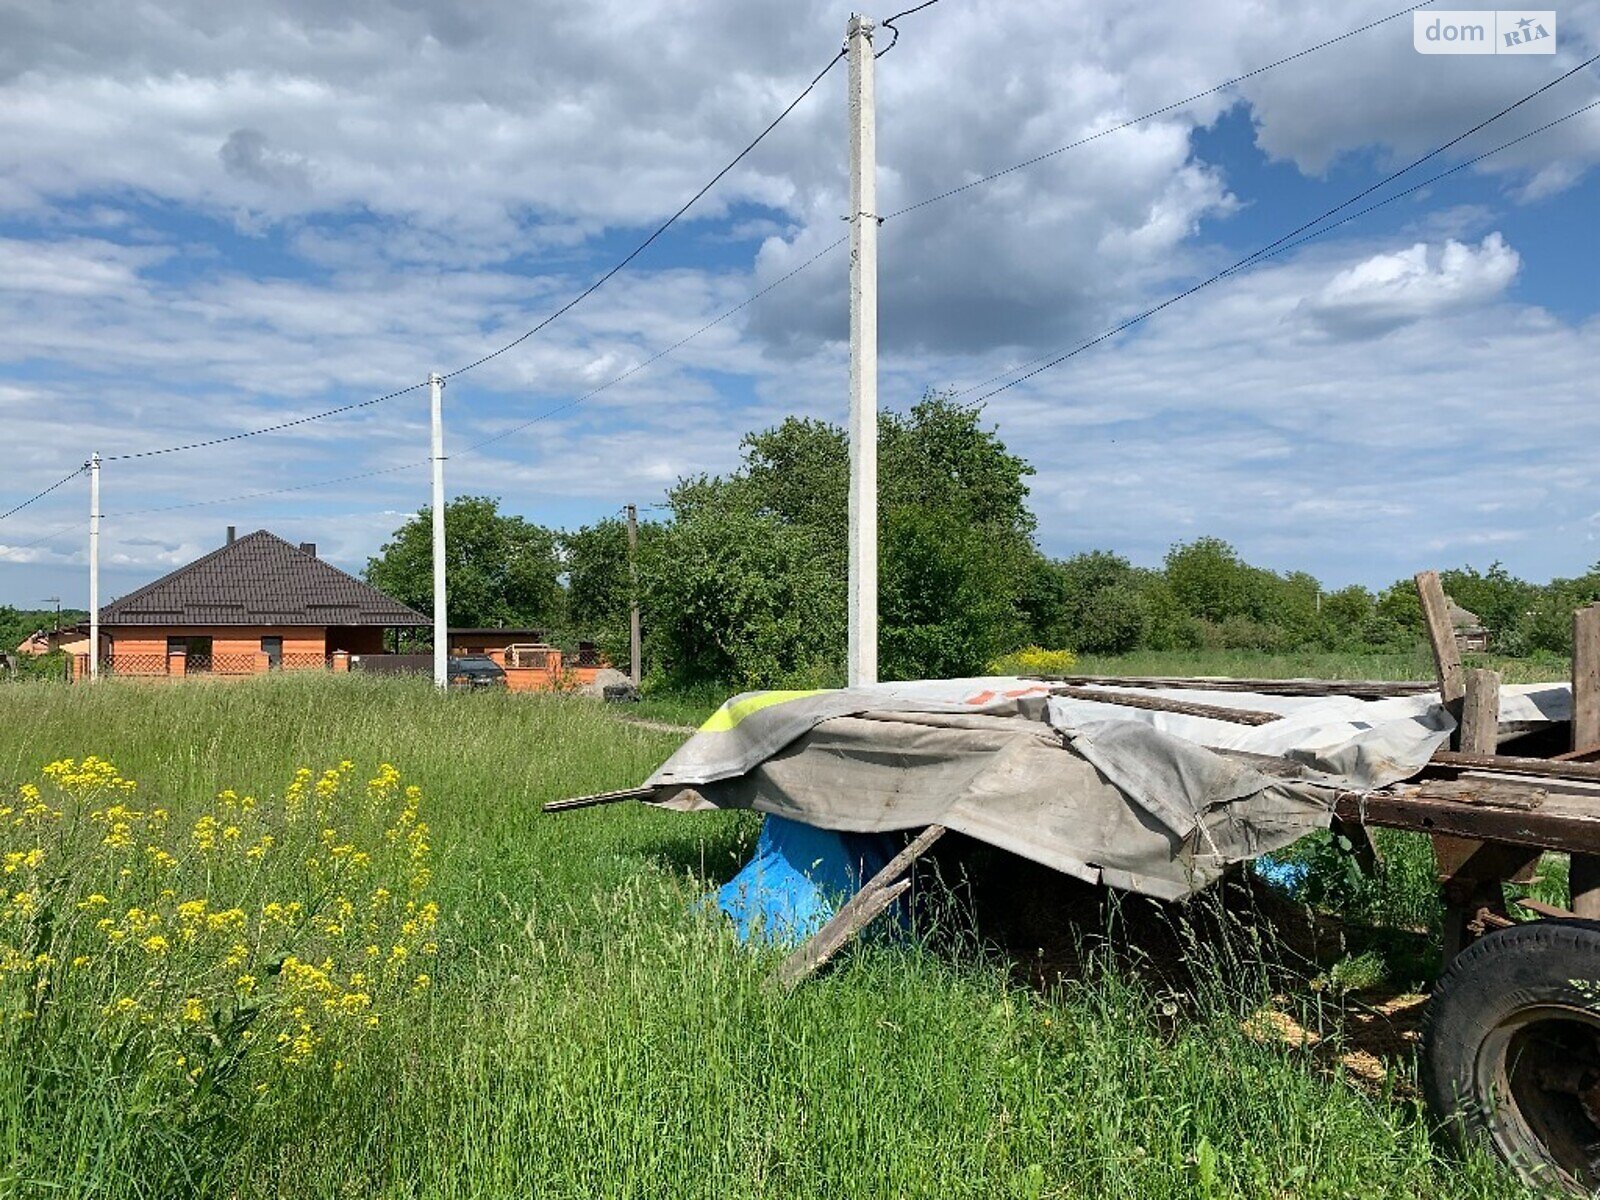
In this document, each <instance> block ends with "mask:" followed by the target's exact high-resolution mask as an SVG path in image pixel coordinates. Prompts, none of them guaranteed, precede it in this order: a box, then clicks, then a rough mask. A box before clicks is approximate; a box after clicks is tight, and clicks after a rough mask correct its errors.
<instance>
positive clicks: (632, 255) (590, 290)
mask: <svg viewBox="0 0 1600 1200" xmlns="http://www.w3.org/2000/svg"><path fill="white" fill-rule="evenodd" d="M843 57H844V51H843V50H840V51H839V52H838V53H837V54H835V55H834V56H833V57H832V58H830V59H829V60H828V65H827V66H825V67H823V68H822V70H820V71H818V72H817V74H816V77H815V78H813V79H812V81H811V82H810V83H808V84H806V86H805V88H804V89H803V90H802V91H801V93H800V94H799V95H798V96H796V97H795V98H794V99H793V100H791V101H789V105H788V107H787V108H785V109H784V110H783V111H782V112H781V113H779V114H778V115H777V116H776V117H774V118H772V121H771V123H770V124H768V126H767V127H766V128H765V129H763V130H762V131H761V132H760V133H758V134H756V136H755V139H754V140H753V141H751V142H750V144H749V145H747V146H746V147H745V148H744V149H743V150H741V151H739V153H738V154H736V155H734V156H733V158H732V160H731V161H730V162H729V163H728V165H727V166H725V167H723V168H722V170H720V171H718V172H717V173H716V174H715V175H713V176H712V177H711V179H710V180H709V181H708V182H707V183H706V185H705V186H704V187H702V188H701V189H700V190H699V191H698V192H696V193H695V194H694V195H692V196H690V197H689V199H688V200H686V201H684V204H683V207H682V208H680V209H678V211H677V212H675V213H673V214H672V215H671V216H670V217H668V218H667V219H666V220H665V221H663V222H662V223H661V224H660V225H658V226H657V227H656V229H655V232H654V233H652V234H651V235H650V236H649V237H647V238H645V239H644V241H642V242H640V243H639V244H638V245H637V246H635V247H634V248H633V249H632V250H630V251H629V252H628V254H627V256H626V257H625V258H623V260H622V261H621V262H619V263H617V265H616V266H614V267H612V268H611V269H610V270H609V271H607V272H606V273H605V274H604V275H602V276H600V278H599V279H596V280H595V281H594V282H593V283H591V284H590V285H589V286H588V287H586V288H584V289H583V291H581V292H579V293H578V294H577V295H576V296H574V297H573V298H572V299H571V300H568V301H567V302H566V303H565V304H563V305H562V306H561V307H560V308H558V309H556V310H555V312H553V313H551V314H550V315H549V316H548V317H546V318H545V319H544V320H542V321H540V322H539V323H538V324H537V325H535V326H534V327H533V328H532V329H530V330H528V332H526V333H524V334H522V335H521V336H520V337H517V338H514V339H513V340H512V341H509V342H507V343H506V344H505V345H504V346H501V347H500V349H498V350H494V351H491V352H490V353H488V354H485V355H484V356H483V357H482V358H477V359H474V360H473V361H472V362H469V363H468V364H467V365H466V366H464V367H457V368H456V369H455V370H454V371H450V372H449V373H447V374H446V375H445V376H444V378H445V379H454V378H455V377H456V376H457V375H464V374H466V372H468V371H470V370H472V369H473V368H474V367H481V366H482V365H483V364H484V363H486V362H488V361H489V360H490V359H493V358H499V357H500V356H501V355H502V354H504V353H505V352H506V351H508V350H512V349H514V348H516V347H517V346H520V345H522V343H523V342H525V341H527V340H528V339H529V338H531V337H532V336H533V335H534V334H536V333H538V332H539V331H540V330H541V329H543V328H545V326H547V325H549V324H550V323H551V322H552V321H554V320H556V318H558V317H560V316H561V315H562V314H563V313H566V312H570V311H571V310H572V309H573V308H574V307H576V306H577V305H578V304H580V303H582V302H583V301H584V300H586V299H587V298H588V297H590V296H592V295H594V293H595V292H597V291H599V290H600V288H602V287H603V286H605V283H606V281H607V280H608V279H610V278H611V277H612V276H613V275H615V274H616V273H617V272H618V271H620V270H622V269H623V268H624V267H626V266H627V265H628V264H629V263H631V262H632V261H633V260H634V259H636V258H638V257H639V255H641V254H643V253H644V251H645V250H646V249H647V248H648V247H649V246H650V244H651V243H652V242H654V241H655V240H656V239H657V238H658V237H660V236H661V235H662V234H663V233H665V232H666V231H667V230H668V229H670V228H672V226H673V224H674V223H675V222H676V221H677V220H678V218H679V217H681V216H683V214H684V213H686V212H688V211H689V209H690V208H691V207H693V205H694V203H695V201H697V200H699V199H700V197H702V196H704V195H705V194H706V193H707V192H709V191H710V190H711V189H712V188H713V187H715V186H716V185H717V183H718V182H719V181H721V179H722V177H723V176H724V175H726V174H727V173H728V172H729V171H731V170H733V169H734V167H736V166H738V165H739V164H740V163H741V162H742V161H744V158H745V156H746V155H747V154H749V153H750V152H751V151H752V150H754V149H755V148H756V147H757V146H759V145H760V144H761V143H762V141H763V140H764V139H765V138H766V136H767V134H769V133H771V132H772V131H773V130H774V129H776V128H777V127H778V125H779V123H780V122H782V121H783V119H784V118H785V117H787V116H788V115H789V114H790V113H792V112H793V111H794V110H795V109H796V108H797V107H799V105H800V102H801V101H802V100H804V99H805V98H806V97H807V96H809V95H810V94H811V93H812V91H813V90H814V89H815V88H816V86H817V84H819V83H821V82H822V80H823V77H824V76H825V75H827V73H828V72H829V71H831V70H833V68H834V66H835V65H837V63H838V62H839V60H840V59H841V58H843Z"/></svg>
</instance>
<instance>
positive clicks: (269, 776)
mask: <svg viewBox="0 0 1600 1200" xmlns="http://www.w3.org/2000/svg"><path fill="white" fill-rule="evenodd" d="M675 741H676V739H675V738H674V737H673V736H671V735H668V734H663V733H661V732H658V731H653V730H650V729H645V728H639V727H637V726H633V725H628V724H624V723H622V722H619V721H617V720H616V719H615V718H614V717H613V716H612V715H611V714H609V713H608V712H607V711H606V710H605V709H604V708H603V707H602V706H601V705H599V704H598V703H591V702H587V701H585V700H583V699H581V698H562V697H538V696H478V695H465V696H462V695H455V696H439V695H437V694H435V693H434V692H433V691H432V690H431V689H430V688H428V687H427V686H426V684H425V683H417V684H412V683H408V682H405V681H395V680H383V681H372V680H361V679H358V678H293V677H286V678H267V679H260V680H250V681H241V682H232V683H223V682H217V683H207V682H200V681H188V682H185V683H184V684H182V685H176V686H140V685H136V684H131V683H123V682H116V681H108V682H106V683H103V684H101V685H99V686H96V687H88V686H77V687H67V686H44V685H29V686H18V687H11V688H0V784H15V783H18V782H21V781H22V780H24V779H27V778H29V777H31V776H33V775H34V774H35V772H36V771H37V769H38V767H39V766H40V764H42V763H44V762H48V761H50V760H52V759H57V758H61V757H64V756H71V757H74V758H81V757H82V756H84V755H85V754H98V755H102V756H104V757H107V758H109V759H111V760H112V761H114V762H115V763H116V764H117V766H118V768H119V769H120V770H121V771H122V773H123V774H124V775H126V776H129V777H132V778H135V779H137V780H139V781H140V795H141V797H142V799H143V800H144V801H145V802H149V803H154V802H157V801H159V802H161V803H163V804H165V805H167V806H168V807H170V808H171V809H172V811H173V812H174V814H175V815H178V814H184V813H191V812H195V811H199V810H200V809H202V808H204V807H205V806H207V805H209V804H210V803H211V802H212V797H213V796H214V794H215V793H216V792H218V791H220V790H222V789H223V788H233V789H235V790H236V791H239V792H241V793H243V792H245V791H246V790H249V791H251V792H252V794H258V795H269V794H272V793H273V792H274V790H276V791H277V792H278V793H281V791H282V789H283V787H284V786H285V784H286V783H287V782H288V781H289V779H290V778H291V777H292V776H293V773H294V771H295V769H296V768H298V767H300V766H310V767H313V768H319V767H322V766H325V765H328V764H331V763H335V762H338V761H340V760H342V759H351V760H354V761H355V762H356V763H358V764H359V765H360V767H361V768H363V769H366V768H373V767H376V765H377V764H378V763H379V762H382V761H389V762H393V763H394V764H395V765H396V766H397V767H398V768H399V769H400V770H401V771H402V772H403V773H404V775H405V777H406V779H407V781H408V782H414V783H416V784H417V785H419V786H420V787H421V788H422V790H423V793H424V796H425V797H426V812H427V816H428V820H429V822H430V824H431V825H432V826H433V848H434V850H433V867H434V880H433V894H434V895H435V897H436V898H437V900H438V901H439V903H440V905H441V910H442V911H441V915H440V919H439V925H438V939H439V944H440V949H439V954H438V956H437V969H436V971H435V976H436V977H435V980H434V985H433V986H432V988H431V989H429V991H428V992H427V993H425V995H424V996H423V997H422V1002H420V1003H418V1004H417V1005H416V1006H415V1008H414V1009H410V1010H408V1014H409V1015H408V1018H407V1019H406V1020H405V1021H397V1022H394V1023H392V1024H390V1025H388V1026H385V1027H384V1028H383V1029H382V1030H381V1031H380V1034H379V1037H380V1039H381V1040H379V1041H377V1042H376V1043H374V1044H372V1045H371V1046H370V1047H369V1050H370V1052H369V1053H364V1054H362V1055H361V1056H360V1058H359V1060H358V1061H354V1062H351V1063H349V1064H347V1066H346V1069H345V1070H344V1071H342V1072H340V1073H339V1075H338V1077H337V1078H336V1077H335V1076H334V1075H333V1074H331V1073H324V1074H321V1075H316V1074H307V1075H305V1076H303V1077H302V1082H300V1083H297V1084H294V1085H293V1088H292V1090H291V1091H290V1093H289V1095H288V1098H287V1099H286V1101H285V1102H284V1103H282V1104H278V1105H275V1106H272V1107H271V1108H270V1109H266V1110H261V1111H256V1110H249V1109H245V1108H241V1109H240V1111H239V1112H238V1113H237V1114H235V1115H234V1116H233V1117H232V1118H231V1119H225V1120H218V1121H213V1122H208V1123H194V1122H185V1121H183V1120H181V1119H178V1117H177V1116H175V1115H174V1113H173V1112H171V1111H168V1110H165V1109H159V1108H154V1107H151V1106H141V1105H140V1104H139V1103H137V1102H131V1101H130V1095H131V1092H130V1089H129V1088H128V1087H127V1080H126V1079H125V1078H124V1077H123V1074H122V1072H123V1071H124V1068H123V1067H122V1066H121V1065H120V1064H118V1063H117V1062H115V1061H114V1060H112V1059H109V1058H108V1057H107V1055H106V1053H105V1048H104V1047H103V1046H101V1045H99V1044H97V1043H96V1042H95V1040H94V1037H93V1034H92V1030H91V1024H92V1023H91V1022H89V1021H88V1020H85V1021H84V1022H82V1023H81V1027H80V1028H77V1029H73V1028H71V1027H70V1025H69V1027H68V1028H66V1029H65V1030H64V1031H63V1032H62V1034H61V1035H60V1039H59V1041H60V1044H59V1045H58V1046H56V1047H55V1051H56V1052H55V1053H54V1055H53V1057H52V1059H51V1062H52V1071H53V1074H52V1075H51V1076H50V1077H49V1078H44V1079H41V1078H40V1077H39V1073H38V1072H37V1071H36V1070H32V1069H31V1066H30V1062H29V1061H25V1060H23V1059H22V1058H21V1057H19V1056H17V1055H14V1054H13V1055H10V1056H7V1057H5V1058H4V1059H3V1060H0V1196H21V1197H35V1196H38V1197H44V1196H52V1197H54V1196H61V1195H72V1196H79V1195H85V1196H86V1195H94V1196H114V1197H122V1196H141V1197H143V1196H148V1197H158V1196H159V1197H169V1196H185V1195H206V1196H228V1197H258V1196H259V1197H265V1196H295V1197H299V1196H311V1197H330V1198H332V1197H348V1196H362V1197H366V1196H397V1197H398V1196H407V1197H469V1196H471V1197H483V1196H490V1197H493V1196H513V1195H515V1196H524V1195H527V1196H539V1197H574V1198H576V1197H585V1198H587V1197H594V1196H640V1197H643V1196H662V1195H670V1196H674V1197H678V1196H686V1197H698V1196H705V1197H717V1198H719V1200H724V1198H729V1197H746V1196H748V1197H758V1196H762V1197H765V1196H795V1197H806V1198H808V1200H810V1198H814V1197H818V1196H828V1197H834V1196H840V1197H854V1196H861V1197H869V1196H870V1197H881V1196H940V1197H944V1196H972V1197H985V1198H988V1197H997V1196H999V1197H1004V1196H1024V1197H1039V1196H1057V1197H1067V1196H1084V1195H1096V1196H1106V1197H1178V1196H1184V1197H1191V1196H1192V1197H1217V1196H1232V1195H1244V1196H1261V1197H1291V1196H1292V1197H1342V1196H1361V1197H1367V1196H1395V1197H1400V1196H1430V1197H1434V1196H1437V1197H1482V1198H1484V1200H1488V1198H1490V1197H1495V1198H1499V1197H1505V1196H1509V1195H1514V1194H1516V1190H1515V1187H1514V1185H1512V1184H1510V1183H1509V1182H1508V1181H1507V1179H1506V1178H1505V1176H1504V1175H1503V1174H1502V1173H1501V1172H1500V1171H1499V1170H1498V1168H1496V1167H1494V1166H1493V1165H1492V1164H1490V1163H1487V1162H1485V1161H1481V1160H1476V1159H1475V1160H1472V1161H1469V1162H1464V1163H1460V1162H1446V1161H1441V1160H1440V1159H1438V1158H1437V1157H1436V1155H1435V1151H1434V1147H1433V1144H1432V1142H1431V1140H1430V1137H1429V1134H1428V1131H1427V1127H1426V1122H1425V1121H1424V1119H1423V1118H1422V1116H1421V1115H1420V1113H1419V1112H1418V1111H1417V1110H1416V1108H1415V1107H1414V1105H1413V1104H1411V1103H1410V1102H1405V1101H1396V1100H1393V1099H1384V1098H1382V1097H1374V1096H1371V1095H1368V1094H1366V1093H1363V1092H1362V1091H1359V1090H1357V1089H1355V1088H1353V1087H1351V1086H1349V1085H1347V1084H1346V1083H1345V1082H1344V1081H1343V1080H1342V1079H1341V1078H1339V1077H1338V1076H1337V1074H1334V1075H1332V1076H1330V1075H1329V1074H1328V1073H1327V1072H1326V1071H1325V1070H1324V1069H1322V1068H1321V1067H1319V1066H1318V1065H1316V1064H1314V1063H1313V1062H1312V1061H1311V1060H1310V1059H1309V1058H1308V1057H1307V1056H1306V1055H1305V1054H1303V1053H1302V1052H1300V1051H1296V1050H1294V1049H1291V1048H1286V1047H1283V1046H1280V1045H1276V1044H1271V1043H1263V1042H1259V1041H1257V1040H1254V1039H1253V1038H1251V1037H1250V1036H1248V1034H1247V1033H1246V1031H1245V1028H1244V1026H1243V1025H1242V1023H1241V1021H1240V1019H1239V1018H1240V1016H1241V1010H1242V1008H1245V1007H1248V1006H1249V1004H1251V1003H1255V1002H1258V1001H1261V1000H1265V999H1266V996H1265V995H1264V994H1260V989H1259V988H1258V987H1256V985H1253V984H1251V985H1248V986H1247V985H1245V984H1239V983H1237V981H1235V980H1232V979H1230V980H1229V982H1230V989H1229V990H1228V991H1226V993H1222V994H1217V995H1212V994H1210V993H1206V994H1205V995H1202V996H1199V997H1198V998H1196V999H1194V1000H1193V1001H1192V1003H1191V1004H1190V1005H1188V1006H1186V1009H1185V1012H1186V1014H1188V1015H1187V1016H1186V1017H1185V1019H1181V1020H1174V1019H1173V1018H1172V1016H1171V1015H1170V1013H1169V1012H1167V1011H1166V1010H1165V1009H1164V1008H1163V1004H1164V1000H1163V998H1160V997H1157V996H1155V995H1153V994H1152V993H1151V992H1150V991H1149V989H1147V988H1146V987H1144V986H1142V985H1141V984H1139V983H1138V982H1136V981H1134V980H1132V979H1131V978H1129V977H1127V976H1124V975H1123V974H1121V973H1119V972H1118V971H1117V970H1115V969H1114V968H1111V967H1109V966H1108V967H1102V968H1097V969H1094V970H1091V971H1089V972H1088V973H1087V974H1086V975H1085V977H1084V978H1083V979H1082V980H1080V981H1077V982H1072V983H1068V984H1066V985H1064V986H1062V987H1061V988H1060V989H1058V990H1055V991H1051V992H1049V993H1041V992H1037V991H1033V990H1028V989H1025V988H1022V987H1019V986H1018V985H1017V984H1015V983H1014V982H1013V981H1012V975H1011V974H1010V973H1009V972H1008V971H1007V970H1006V969H1005V966H1004V965H1003V964H1001V963H999V962H996V961H991V960H989V959H988V958H986V957H985V956H984V955H983V954H982V953H981V952H979V951H977V950H976V949H974V948H972V947H971V946H970V945H966V944H965V943H963V942H962V941H961V940H960V939H945V941H944V942H941V943H940V945H939V946H938V947H937V948H930V945H929V944H928V943H927V941H926V940H924V939H918V938H913V939H910V940H907V941H905V942H902V943H892V944H891V943H883V944H871V945H866V946H863V947H860V948H858V949H856V950H855V951H852V952H851V953H849V954H847V955H846V956H845V957H844V958H843V959H842V961H841V962H840V963H839V964H838V966H837V968H836V969H835V970H834V971H832V973H830V974H829V975H828V976H826V977H824V978H820V979H818V980H815V981H813V982H812V983H810V984H808V985H807V986H805V987H803V988H801V989H800V990H799V991H798V992H796V993H795V994H793V995H791V996H783V995H780V994H775V993H774V992H772V991H770V990H769V989H767V988H766V987H764V986H763V983H764V980H765V978H766V976H767V974H768V972H769V971H770V969H771V967H772V965H773V961H774V959H775V957H776V952H774V951H771V950H752V949H749V948H746V947H742V946H739V945H737V944H736V943H735V942H734V940H733V939H732V936H731V934H730V931H729V929H728V928H727V926H726V924H725V923H724V922H723V921H722V920H721V918H720V917H719V916H718V915H717V914H716V913H715V912H714V911H708V910H707V909H706V907H705V906H704V904H703V903H702V900H703V897H704V895H705V893H706V891H707V888H708V886H709V885H710V884H711V883H712V882H714V881H716V880H718V879H721V878H725V877H726V876H727V875H729V874H731V872H732V871H733V870H735V869H736V867H737V865H738V863H739V862H740V861H741V860H742V858H743V857H744V855H745V853H746V852H747V849H748V845H749V843H750V841H751V840H752V839H753V836H754V831H755V828H756V826H755V823H754V821H753V820H752V819H751V818H749V817H748V816H745V815H741V814H705V815H698V816H679V815H674V814H669V813H662V812H657V811H654V810H648V809H643V808H639V807H631V806H630V807H621V806H619V807H611V808H601V809H594V810H585V811H581V812H578V813H573V814H568V815H565V816H561V817H542V816H540V815H539V813H538V805H539V804H540V803H541V802H543V801H545V800H549V799H554V798H557V797H561V796H565V795H571V794H576V793H580V792H587V791H597V790H602V789H606V788H612V787H618V786H623V785H627V784H631V783H635V782H637V781H638V780H639V779H641V778H642V777H643V776H644V775H645V774H646V773H647V772H648V771H649V770H650V769H651V768H653V767H654V766H655V765H656V764H657V762H658V761H659V760H660V759H661V758H662V757H664V756H665V754H666V753H668V752H669V751H670V750H671V748H672V747H673V745H674V744H675ZM1220 975H1221V969H1220V968H1219V970H1218V977H1219V978H1220ZM1241 988H1243V989H1244V991H1247V992H1250V993H1251V994H1250V995H1248V996H1247V995H1241ZM1252 989H1254V990H1253V991H1252ZM1202 990H1204V989H1202ZM1208 997H1209V998H1208ZM1252 997H1254V998H1253V999H1252Z"/></svg>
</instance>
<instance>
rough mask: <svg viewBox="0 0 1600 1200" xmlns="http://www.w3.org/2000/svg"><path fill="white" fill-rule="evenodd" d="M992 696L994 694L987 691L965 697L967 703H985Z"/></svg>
mask: <svg viewBox="0 0 1600 1200" xmlns="http://www.w3.org/2000/svg"><path fill="white" fill-rule="evenodd" d="M994 696H995V694H994V693H993V692H988V691H984V692H979V693H978V694H977V695H975V696H968V697H967V703H968V704H987V703H989V701H991V700H993V699H994Z"/></svg>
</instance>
